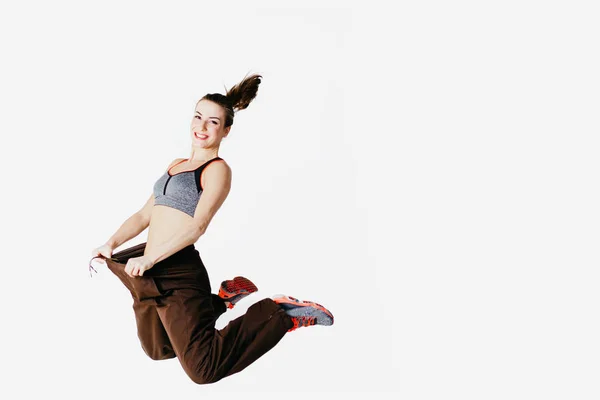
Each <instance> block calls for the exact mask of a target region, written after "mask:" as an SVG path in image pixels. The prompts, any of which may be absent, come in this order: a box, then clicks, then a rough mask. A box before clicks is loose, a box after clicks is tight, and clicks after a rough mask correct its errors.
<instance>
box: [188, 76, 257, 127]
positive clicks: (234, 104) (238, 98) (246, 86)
mask: <svg viewBox="0 0 600 400" xmlns="http://www.w3.org/2000/svg"><path fill="white" fill-rule="evenodd" d="M261 78H262V76H261V75H258V74H254V75H250V76H247V77H245V78H244V79H243V80H242V81H241V82H240V83H238V84H237V85H234V86H233V87H232V88H231V89H229V90H227V88H225V90H226V91H227V94H226V95H222V94H221V93H208V94H206V95H204V97H202V98H201V99H200V100H199V101H198V102H200V101H201V100H210V101H212V102H215V103H217V104H218V105H220V106H221V107H223V108H224V109H225V128H227V127H228V126H230V125H233V115H234V112H235V111H239V110H243V109H245V108H246V107H248V105H249V104H250V102H251V101H252V100H254V98H255V97H256V92H257V91H258V85H259V84H260V79H261Z"/></svg>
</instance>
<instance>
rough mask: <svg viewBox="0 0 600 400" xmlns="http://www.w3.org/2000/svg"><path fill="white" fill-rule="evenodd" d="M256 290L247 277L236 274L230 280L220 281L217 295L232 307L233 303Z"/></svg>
mask: <svg viewBox="0 0 600 400" xmlns="http://www.w3.org/2000/svg"><path fill="white" fill-rule="evenodd" d="M257 291H258V288H257V287H256V285H255V284H254V283H252V282H251V281H250V280H249V279H247V278H244V277H243V276H236V277H235V278H233V279H231V280H226V281H223V282H221V287H220V288H219V297H221V298H222V299H223V300H225V301H227V302H229V303H230V304H229V308H233V305H234V304H235V303H237V302H238V301H240V300H241V299H243V298H244V297H246V296H248V295H249V294H251V293H254V292H257Z"/></svg>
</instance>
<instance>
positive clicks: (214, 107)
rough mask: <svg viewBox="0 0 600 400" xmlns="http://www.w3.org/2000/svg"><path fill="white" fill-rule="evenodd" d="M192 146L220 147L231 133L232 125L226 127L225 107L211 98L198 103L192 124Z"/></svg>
mask: <svg viewBox="0 0 600 400" xmlns="http://www.w3.org/2000/svg"><path fill="white" fill-rule="evenodd" d="M190 129H191V132H190V133H191V135H192V146H198V147H202V148H214V147H218V146H219V145H220V143H221V140H222V139H223V138H224V137H226V136H227V135H228V134H229V130H230V129H231V126H228V127H227V128H225V109H224V108H223V107H221V106H220V105H218V104H217V103H214V102H212V101H210V100H201V101H199V102H198V104H197V105H196V110H195V112H194V117H193V118H192V124H191V128H190Z"/></svg>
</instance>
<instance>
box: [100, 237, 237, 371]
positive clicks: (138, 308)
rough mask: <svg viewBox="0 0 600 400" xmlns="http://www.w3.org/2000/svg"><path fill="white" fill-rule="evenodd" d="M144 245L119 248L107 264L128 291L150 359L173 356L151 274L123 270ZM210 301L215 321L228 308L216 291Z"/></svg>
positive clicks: (141, 339) (141, 342)
mask: <svg viewBox="0 0 600 400" xmlns="http://www.w3.org/2000/svg"><path fill="white" fill-rule="evenodd" d="M145 245H146V243H140V244H138V245H135V246H133V247H130V248H127V249H124V250H122V251H119V252H118V253H115V254H113V256H112V257H111V258H112V259H109V260H106V264H107V266H108V268H109V269H110V270H111V271H112V272H113V273H114V274H115V275H116V276H117V277H118V278H119V280H120V281H121V282H122V283H123V284H124V285H125V287H126V288H127V289H128V290H129V292H130V293H131V297H132V298H133V311H134V315H135V321H136V327H137V335H138V338H139V340H140V344H141V346H142V349H143V350H144V352H145V353H146V354H147V355H148V357H150V358H151V359H153V360H165V359H170V358H175V356H176V355H175V352H174V350H173V346H172V344H171V341H170V339H169V336H168V334H167V331H166V330H165V328H164V326H163V324H162V321H161V319H160V316H159V314H158V311H157V306H159V304H158V303H157V299H159V297H158V296H160V295H161V293H160V292H159V291H158V289H157V288H156V284H155V283H154V281H153V278H152V276H151V273H148V272H147V273H146V274H145V275H147V276H141V277H135V278H131V277H130V276H129V275H127V274H126V273H125V266H126V265H127V260H128V259H129V258H133V257H139V256H141V255H143V254H144V250H145ZM212 302H213V308H214V311H215V316H214V318H215V320H216V319H217V318H218V317H219V316H220V315H221V314H223V313H224V312H225V311H226V310H227V307H226V306H225V302H224V300H223V299H222V298H220V297H219V296H217V295H215V294H213V295H212ZM161 306H162V305H161Z"/></svg>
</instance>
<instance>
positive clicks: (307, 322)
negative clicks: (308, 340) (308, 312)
mask: <svg viewBox="0 0 600 400" xmlns="http://www.w3.org/2000/svg"><path fill="white" fill-rule="evenodd" d="M292 321H293V322H294V326H293V327H291V328H290V329H288V332H291V331H294V330H296V329H298V328H300V327H303V326H311V325H314V324H315V323H316V320H315V317H306V316H302V317H294V318H292Z"/></svg>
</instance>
